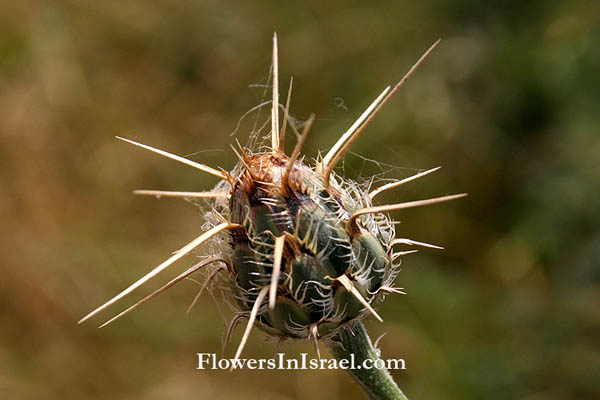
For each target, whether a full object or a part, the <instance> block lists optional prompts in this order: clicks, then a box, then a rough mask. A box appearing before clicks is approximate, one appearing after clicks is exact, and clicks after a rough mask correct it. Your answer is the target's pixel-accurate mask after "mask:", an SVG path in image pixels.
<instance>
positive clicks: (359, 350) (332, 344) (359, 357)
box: [327, 321, 408, 400]
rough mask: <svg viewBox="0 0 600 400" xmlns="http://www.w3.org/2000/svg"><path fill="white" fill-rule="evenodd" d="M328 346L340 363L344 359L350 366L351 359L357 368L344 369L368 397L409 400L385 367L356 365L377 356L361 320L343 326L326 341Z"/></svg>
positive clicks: (370, 363)
mask: <svg viewBox="0 0 600 400" xmlns="http://www.w3.org/2000/svg"><path fill="white" fill-rule="evenodd" d="M327 347H328V348H329V351H330V352H331V353H332V354H333V355H334V357H335V358H337V359H338V360H339V361H340V362H341V361H342V360H347V361H346V363H347V365H352V359H354V366H355V367H356V368H355V369H350V368H348V369H346V371H347V372H348V373H349V374H350V376H351V377H352V379H354V380H355V381H356V383H358V384H359V385H360V387H361V388H362V389H363V390H364V392H365V393H366V394H367V396H368V397H369V399H371V400H408V399H407V397H406V396H405V395H404V393H402V390H400V388H398V385H396V382H394V380H393V379H392V376H391V375H390V373H389V372H388V370H387V369H385V368H382V369H378V368H374V367H372V368H360V369H359V368H358V367H359V366H362V365H365V364H363V363H364V361H365V360H370V361H369V362H368V363H367V364H369V365H371V366H373V365H375V364H374V362H375V361H376V360H379V359H380V358H379V356H378V355H377V350H375V347H373V343H371V339H370V338H369V335H368V334H367V330H366V329H365V326H364V325H363V323H362V322H360V321H358V322H355V323H353V324H352V325H350V326H349V327H348V328H346V329H342V330H341V331H340V332H339V333H338V334H337V335H336V336H335V337H334V338H333V339H332V340H329V341H327Z"/></svg>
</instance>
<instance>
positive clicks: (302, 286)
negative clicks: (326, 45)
mask: <svg viewBox="0 0 600 400" xmlns="http://www.w3.org/2000/svg"><path fill="white" fill-rule="evenodd" d="M435 45H437V42H436V43H435V44H434V45H433V46H432V47H431V48H430V49H429V50H428V51H427V52H426V53H425V54H424V55H423V57H422V58H421V59H420V60H419V61H418V62H417V63H416V64H415V66H413V68H411V70H410V71H409V72H408V73H407V74H406V75H405V76H404V78H402V80H400V82H399V83H398V84H397V85H395V86H394V87H393V88H392V87H391V86H389V87H387V88H386V89H385V90H384V91H383V92H382V93H381V94H380V95H379V96H378V97H377V98H376V99H375V100H374V101H373V102H372V104H371V105H370V106H369V107H368V108H367V109H366V111H365V112H364V113H363V114H362V115H361V116H360V117H359V118H358V119H357V121H356V122H355V123H354V124H353V125H352V126H351V127H350V128H349V129H348V130H347V131H346V132H345V133H344V134H343V135H342V136H341V137H340V139H339V140H338V141H337V142H336V143H335V144H334V146H333V147H332V148H331V149H330V150H329V152H327V153H326V154H325V155H324V156H323V157H322V158H320V159H319V160H317V161H316V162H315V163H314V165H309V164H308V163H305V162H304V161H303V159H301V158H300V151H301V148H302V144H303V142H304V140H305V138H306V135H307V134H308V132H309V129H310V127H311V125H312V122H313V121H314V115H313V116H311V118H309V120H308V121H307V122H306V123H305V125H304V130H303V132H302V134H301V135H300V137H299V140H298V142H297V144H296V146H295V148H294V150H293V152H292V153H291V154H290V155H286V154H285V153H284V151H283V139H284V137H285V129H286V124H287V121H288V118H289V98H290V94H289V93H288V99H287V104H286V107H285V113H284V116H283V124H282V126H281V129H280V127H279V92H278V69H277V64H278V63H277V46H276V37H275V38H274V46H273V69H272V71H273V98H272V102H271V103H272V108H271V135H270V138H271V146H270V147H268V148H267V149H266V150H264V151H260V152H256V153H254V152H253V151H252V150H251V149H243V148H241V147H240V150H239V151H237V150H235V149H234V151H235V152H236V154H237V155H238V158H239V162H238V164H237V165H236V166H235V167H234V168H233V170H231V171H230V172H224V171H222V170H219V169H215V168H211V167H208V166H206V165H203V164H199V163H196V162H194V161H191V160H189V159H186V158H183V157H180V156H177V155H174V154H171V153H168V152H166V151H164V150H159V149H156V148H153V147H150V146H147V145H143V144H140V143H137V142H134V141H131V140H128V139H124V140H126V141H128V142H130V143H132V144H134V145H136V146H139V147H142V148H144V149H146V150H150V151H153V152H155V153H158V154H160V155H162V156H165V157H168V158H171V159H173V160H176V161H179V162H181V163H184V164H186V165H188V166H191V167H193V168H196V169H198V170H200V171H202V172H204V173H208V174H211V175H213V176H215V177H218V178H219V179H220V180H221V181H220V183H219V184H217V186H216V187H215V188H214V189H213V190H212V191H208V192H194V193H190V192H162V191H151V190H150V191H136V192H137V193H138V194H152V195H164V196H177V197H185V198H196V197H197V198H204V199H209V200H210V201H211V202H212V206H211V210H212V211H211V212H209V213H208V216H209V221H210V222H209V226H208V228H207V230H206V231H205V232H204V233H202V234H201V235H200V236H199V237H198V238H196V239H194V240H193V241H191V242H190V243H188V244H187V245H185V246H183V247H182V248H181V249H180V250H179V251H177V252H176V253H174V254H173V255H172V256H171V257H169V258H168V259H167V260H166V261H164V262H163V263H161V264H160V265H158V266H157V267H155V268H154V269H153V270H152V271H150V272H149V273H148V274H146V275H145V276H143V277H142V278H140V279H139V280H138V281H136V282H135V283H134V284H132V285H131V286H130V287H129V288H127V289H126V290H124V291H123V292H121V293H120V294H119V295H117V296H115V297H114V298H113V299H111V300H110V301H108V302H107V303H105V304H104V305H102V306H101V307H99V308H97V309H96V310H94V311H93V312H91V313H90V314H88V315H87V316H86V317H84V318H83V319H82V320H81V321H80V322H83V321H84V320H86V319H88V318H90V317H91V316H92V315H94V314H96V313H98V312H99V311H101V310H103V309H104V308H106V307H108V306H109V305H111V304H113V303H115V302H116V301H118V300H119V299H121V298H122V297H124V296H126V295H127V294H129V293H131V292H132V291H134V290H135V289H136V288H138V287H139V286H141V285H142V284H144V283H145V282H146V281H148V280H149V279H151V278H152V277H154V276H156V275H157V274H159V273H160V272H161V271H163V270H164V269H166V268H168V267H169V266H171V265H172V264H173V263H175V262H176V261H178V260H179V259H181V258H182V257H184V256H185V255H186V254H188V253H189V252H191V251H193V250H194V249H195V248H197V247H198V246H200V245H202V244H205V243H209V242H211V241H212V242H214V243H216V245H214V246H213V247H212V248H213V250H214V252H215V254H213V255H211V256H210V257H208V258H206V259H204V260H203V261H202V262H200V263H199V264H197V265H195V266H193V267H191V268H190V269H188V270H187V271H185V272H183V273H182V274H180V275H179V276H177V277H176V278H174V279H173V280H171V281H170V282H168V283H167V284H166V285H164V286H163V287H162V288H161V289H159V290H158V291H156V292H154V293H152V294H151V295H149V296H147V297H146V298H144V299H143V300H142V301H140V302H138V303H136V304H134V305H133V306H132V307H130V308H128V309H127V310H125V311H124V312H122V313H121V314H119V315H117V316H116V317H114V318H113V319H111V320H109V321H108V322H107V323H105V324H104V325H106V324H108V323H110V322H112V321H114V320H115V319H117V318H119V317H121V316H123V315H125V314H126V313H128V312H129V311H131V310H132V309H134V308H136V307H137V306H139V305H140V304H142V303H144V302H145V301H147V300H148V299H150V298H151V297H153V296H155V295H156V294H159V293H161V292H162V291H164V290H166V289H167V288H169V287H171V286H172V285H174V284H176V283H177V282H179V281H181V280H182V279H184V278H186V277H188V276H189V275H191V274H193V273H196V272H197V271H198V270H199V269H201V268H205V267H206V266H207V265H209V264H211V263H214V264H218V265H219V268H218V269H217V270H215V271H221V270H225V271H227V276H228V283H229V286H230V287H231V291H232V293H233V296H234V298H235V303H236V305H237V308H238V313H237V316H236V318H235V319H234V321H235V322H237V321H239V319H240V318H247V319H248V324H247V327H246V331H245V334H244V336H243V338H242V342H241V344H240V346H239V347H238V350H237V353H236V357H239V355H240V353H241V351H242V349H243V347H244V344H245V342H246V340H247V338H248V335H249V334H250V330H251V329H252V327H253V326H254V325H257V326H258V327H260V328H261V329H262V330H264V331H265V332H267V333H268V334H269V335H272V336H275V337H279V338H301V339H302V338H304V339H306V338H310V337H312V338H314V340H315V342H316V341H317V340H318V339H328V338H332V337H333V336H335V335H337V334H338V331H339V330H340V328H342V327H344V326H345V325H348V324H350V323H352V322H354V321H357V320H360V319H362V318H365V317H367V316H369V315H373V316H374V317H376V318H377V319H379V320H381V317H380V316H379V315H378V314H377V312H376V311H375V309H374V305H375V304H376V302H377V301H378V300H381V299H383V298H384V296H385V295H386V294H388V293H394V292H396V293H397V292H401V290H399V289H396V288H394V287H393V282H394V279H395V278H396V275H397V273H398V271H399V263H400V259H399V256H401V255H404V254H408V253H411V252H414V250H409V251H403V252H402V251H401V252H396V253H394V251H393V250H394V247H395V246H396V245H399V244H402V245H409V246H427V247H437V246H434V245H429V244H426V243H422V242H417V241H414V240H410V239H403V238H395V229H394V224H393V221H392V220H391V219H390V218H389V217H388V215H387V213H388V212H390V211H393V210H399V209H403V208H409V207H417V206H421V205H427V204H433V203H437V202H442V201H447V200H451V199H454V198H457V197H461V196H462V195H454V196H445V197H439V198H434V199H427V200H419V201H412V202H406V203H400V204H392V205H383V206H373V205H372V202H373V199H374V197H375V196H377V195H378V194H379V193H381V192H383V191H385V190H390V189H393V188H395V187H397V186H400V185H401V184H404V183H406V182H409V181H411V180H414V179H416V178H419V177H422V176H424V175H426V174H428V173H430V172H433V171H435V170H437V168H435V169H432V170H429V171H424V172H421V173H419V174H417V175H415V176H413V177H410V178H406V179H404V180H401V181H396V182H392V183H388V184H386V185H383V186H380V187H378V188H376V189H374V190H372V191H368V190H366V189H364V188H362V187H361V186H360V185H358V184H357V183H355V182H353V181H351V180H347V179H344V178H343V177H341V176H338V175H336V174H335V172H334V168H335V166H336V164H337V163H338V161H339V160H340V159H341V157H342V156H343V154H344V153H345V152H346V151H347V150H348V148H349V147H350V145H351V144H352V143H353V142H354V141H355V140H356V139H357V138H358V137H359V136H360V134H361V133H362V132H363V131H364V129H365V128H366V127H367V125H368V124H369V123H370V121H371V120H372V119H373V118H374V117H375V115H376V114H377V113H378V112H379V111H380V110H381V108H382V107H383V105H384V104H385V103H387V101H388V100H389V99H390V97H391V96H392V95H393V94H394V93H395V92H396V91H397V90H398V89H399V88H400V87H401V86H402V85H403V84H404V82H405V81H406V79H408V77H409V76H410V74H411V73H412V72H413V70H414V69H415V68H416V67H417V66H418V65H419V64H420V63H421V62H422V61H423V59H424V58H425V57H426V56H427V55H428V53H429V52H430V51H431V50H432V49H433V48H434V47H435ZM290 92H291V84H290ZM215 273H216V272H215ZM215 273H211V274H210V275H209V277H212V276H214V275H215ZM209 280H210V279H209ZM104 325H103V326H104ZM233 326H235V324H233Z"/></svg>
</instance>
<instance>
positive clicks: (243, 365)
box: [196, 353, 406, 370]
mask: <svg viewBox="0 0 600 400" xmlns="http://www.w3.org/2000/svg"><path fill="white" fill-rule="evenodd" d="M196 355H197V356H198V365H197V367H196V369H223V370H229V369H281V370H287V369H291V370H294V369H298V370H305V369H388V370H392V369H406V363H405V361H404V359H402V358H396V359H388V360H381V359H378V360H372V359H366V360H364V361H363V362H362V363H360V362H357V361H356V360H355V358H354V354H351V357H350V359H349V360H348V359H344V360H336V359H334V358H329V359H327V358H321V359H318V358H309V357H308V354H307V353H300V358H286V356H285V354H284V353H277V354H276V356H275V357H274V358H240V359H237V360H235V359H229V358H217V356H216V354H215V353H197V354H196Z"/></svg>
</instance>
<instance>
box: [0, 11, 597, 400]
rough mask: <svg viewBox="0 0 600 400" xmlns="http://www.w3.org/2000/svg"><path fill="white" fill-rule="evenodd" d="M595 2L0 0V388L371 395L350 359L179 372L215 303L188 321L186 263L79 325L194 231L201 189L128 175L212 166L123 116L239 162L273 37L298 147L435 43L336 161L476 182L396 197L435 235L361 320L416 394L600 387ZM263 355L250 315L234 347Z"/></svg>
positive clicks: (289, 347)
mask: <svg viewBox="0 0 600 400" xmlns="http://www.w3.org/2000/svg"><path fill="white" fill-rule="evenodd" d="M599 17H600V3H598V2H592V1H567V2H558V1H539V0H536V1H530V2H517V1H504V2H500V1H489V2H475V1H466V0H457V1H450V2H448V1H436V0H425V1H419V2H407V1H391V0H390V1H380V2H369V3H366V2H358V1H348V2H339V1H331V2H324V1H319V2H316V1H306V2H300V1H291V2H275V1H250V2H218V1H210V0H209V1H181V2H174V1H166V0H162V1H161V0H154V1H128V2H118V1H104V2H79V1H62V2H61V1H27V0H26V1H22V2H2V3H0V135H1V138H2V140H1V142H0V143H1V145H0V165H1V168H0V184H1V186H2V191H1V192H2V195H1V196H0V217H1V219H2V221H3V223H2V224H1V225H0V229H2V231H1V234H2V241H1V243H2V253H3V262H2V263H1V265H2V280H1V281H0V326H1V329H0V393H3V394H5V395H6V394H8V397H7V398H18V399H21V398H23V399H28V398H44V399H81V398H86V399H104V398H119V399H128V398H131V399H138V398H143V399H158V398H178V399H184V398H194V399H204V398H206V399H208V398H215V397H218V398H223V399H229V398H231V399H238V398H244V399H306V398H312V399H327V400H335V399H342V398H344V399H346V398H356V399H359V398H362V394H360V393H359V391H358V390H357V388H356V387H355V386H354V384H353V383H352V382H351V381H350V380H349V379H348V378H347V377H346V376H345V375H344V373H343V372H331V371H248V370H245V371H242V372H233V373H228V372H224V371H197V370H195V366H196V358H195V353H197V352H217V353H218V352H219V351H220V346H221V339H222V336H223V334H224V331H225V324H226V321H225V320H224V319H223V318H222V317H221V315H220V312H219V311H218V309H217V307H216V305H215V301H214V300H213V299H212V298H211V296H210V295H205V296H204V297H203V299H202V300H201V302H200V304H199V305H198V306H197V307H196V309H195V311H194V312H193V313H192V314H191V315H190V316H186V315H185V313H184V312H185V309H186V307H187V305H188V304H189V302H190V301H191V299H192V298H193V296H194V295H195V293H196V290H197V288H198V285H197V284H195V283H194V282H190V281H187V282H183V283H181V284H180V285H178V286H177V287H175V288H173V289H171V290H169V291H168V292H167V293H165V294H164V295H162V296H161V297H159V298H157V299H156V300H154V301H152V302H151V303H149V304H147V305H146V306H144V307H142V308H141V309H139V310H137V311H136V312H134V313H132V314H130V315H129V316H127V317H126V318H124V319H123V320H121V321H119V322H118V323H116V324H114V325H112V326H110V327H108V328H104V329H102V330H97V329H96V327H95V326H96V324H99V323H100V322H102V321H103V320H102V319H101V318H96V319H94V320H93V321H91V323H87V324H85V325H83V326H77V325H76V321H77V320H78V319H79V318H80V317H81V316H82V315H84V314H85V313H86V312H88V311H90V310H91V309H93V308H94V307H96V306H97V305H99V304H101V303H102V302H104V301H105V300H107V299H108V298H109V297H110V296H112V295H114V294H116V293H117V292H118V291H119V290H121V289H123V288H124V287H125V286H126V285H127V284H129V283H130V282H132V280H133V279H135V278H137V277H139V276H141V275H142V274H143V273H144V272H145V271H147V270H148V269H150V268H151V267H152V266H154V265H156V264H158V263H159V262H160V261H162V260H163V259H164V258H166V257H167V256H168V255H169V254H170V252H171V251H172V250H173V249H177V248H179V246H181V245H182V244H184V243H186V242H187V241H188V240H190V239H191V238H193V237H195V235H197V234H198V232H199V231H200V229H201V226H202V224H203V220H202V215H201V214H200V213H199V212H198V209H197V208H196V207H194V206H193V205H190V204H188V203H185V202H181V201H177V200H169V199H165V200H160V201H157V200H155V199H152V198H138V197H134V196H132V195H131V192H130V191H131V190H132V189H137V188H152V189H165V190H169V189H171V190H204V189H207V188H210V187H212V185H213V184H214V183H215V181H214V179H213V178H211V177H210V176H204V175H199V174H198V173H197V171H195V170H191V169H190V168H187V167H185V166H182V165H177V164H176V163H174V162H171V161H167V160H162V159H160V158H159V157H157V156H154V155H152V154H146V153H145V152H142V151H140V150H138V149H136V148H133V147H132V146H129V145H127V144H123V143H120V142H117V141H116V140H114V136H115V135H120V136H126V137H131V138H137V139H138V140H140V141H142V142H145V143H148V144H151V145H154V146H157V147H160V148H163V149H166V150H168V151H172V152H174V153H177V154H187V155H190V157H191V158H192V159H194V160H198V161H201V162H204V163H207V164H209V165H215V166H222V167H224V168H226V169H228V168H231V167H232V166H233V165H234V164H235V158H234V156H233V155H232V152H231V151H230V149H229V144H230V143H232V142H233V140H234V139H233V138H232V137H231V136H230V135H229V134H230V133H231V132H232V131H233V130H234V129H235V126H236V125H237V123H238V120H239V118H240V117H241V115H243V114H244V113H245V112H246V111H247V110H249V109H250V108H251V107H253V106H254V105H256V104H258V103H259V102H260V101H261V99H262V96H263V90H264V88H263V87H261V85H264V84H265V83H266V81H267V77H268V70H269V64H270V46H271V35H272V32H273V31H277V32H278V34H279V39H280V41H279V43H280V73H281V82H282V83H281V86H282V88H283V89H282V96H283V95H284V94H285V88H287V79H288V78H289V76H290V75H293V76H294V82H295V86H294V94H293V98H292V113H293V114H294V116H295V117H296V118H299V119H300V120H302V119H305V118H307V117H308V115H309V114H310V113H311V112H315V113H316V114H317V116H318V120H317V123H316V124H315V125H314V127H313V131H312V133H311V136H310V138H309V141H308V143H307V145H306V146H305V150H306V152H307V154H308V155H309V156H310V157H316V155H317V153H318V150H319V149H321V150H323V149H327V148H328V147H329V146H331V145H332V144H333V143H334V142H335V140H336V138H337V137H338V136H339V135H340V134H341V133H342V132H343V131H344V130H345V129H346V128H347V127H348V126H349V125H350V124H351V123H352V121H353V119H354V118H356V117H357V116H358V115H359V114H360V112H361V111H362V110H363V109H364V108H365V107H366V106H367V105H368V104H369V103H370V102H371V100H372V99H373V98H375V96H377V94H378V93H379V92H380V91H381V90H382V88H383V87H385V85H387V84H390V83H393V82H394V81H395V80H397V79H399V78H400V77H401V75H402V74H403V73H404V71H406V70H407V69H408V68H409V67H410V66H411V65H412V63H413V62H414V61H416V60H417V59H418V57H419V56H420V54H421V53H422V52H423V51H424V50H425V49H426V48H427V47H428V46H429V45H430V44H431V43H433V42H434V41H435V40H436V39H437V38H438V37H442V38H443V41H442V44H441V45H440V47H439V48H438V49H437V50H436V51H435V52H434V53H433V54H432V56H431V57H430V59H429V60H427V62H426V63H425V64H424V65H423V67H422V68H420V69H419V70H418V71H417V72H416V74H415V75H414V76H413V78H412V79H411V80H410V81H409V82H408V83H407V85H406V86H405V87H404V88H403V89H402V90H401V91H400V93H399V94H398V95H397V97H396V98H395V99H393V100H392V101H391V102H390V103H389V104H388V105H387V107H386V109H385V110H384V111H383V112H382V113H381V114H380V115H379V116H378V118H377V120H376V121H375V122H374V123H373V124H372V126H370V127H369V129H368V130H367V131H366V132H365V134H364V136H363V137H361V139H360V140H359V141H358V142H357V143H356V144H355V145H354V147H353V148H352V150H353V151H354V152H355V153H356V154H350V155H348V156H347V157H346V159H345V162H344V169H343V172H344V173H345V174H346V176H347V177H350V178H359V177H365V176H369V174H372V173H376V172H379V171H380V170H381V168H380V166H378V165H377V164H375V163H373V162H370V161H369V160H368V159H374V160H378V161H380V162H382V163H383V164H382V165H386V166H387V165H393V166H394V167H385V168H384V170H385V171H386V172H387V175H386V176H388V177H403V176H409V175H410V174H412V173H414V171H415V170H417V169H423V168H431V167H434V166H437V165H443V166H444V168H443V169H442V170H441V171H440V172H438V173H436V174H435V175H434V176H430V177H427V178H424V179H422V180H420V181H418V182H415V183H411V184H410V185H408V186H406V187H405V188H404V187H403V188H402V189H398V190H396V191H393V193H386V194H385V196H383V195H382V196H381V199H380V201H381V202H382V203H385V202H398V201H403V200H412V199H420V198H425V197H427V196H437V195H443V194H449V193H456V192H463V191H465V192H469V193H470V196H469V197H468V198H466V199H463V200H459V201H456V202H454V203H452V204H450V203H448V204H445V205H439V206H432V207H429V208H423V209H418V210H407V211H403V212H398V213H396V214H395V216H396V217H397V218H398V219H401V220H402V222H403V223H402V225H399V226H398V235H399V236H401V237H410V238H414V239H417V240H423V241H430V242H433V243H439V244H442V245H443V246H445V247H446V248H447V250H445V251H444V252H434V251H421V252H420V253H419V254H418V255H414V256H410V257H407V258H406V259H405V260H404V267H403V271H402V273H401V274H400V276H399V277H398V285H399V286H401V287H404V288H405V289H406V291H407V292H408V295H407V296H398V297H392V298H388V299H387V300H386V302H385V303H384V304H383V305H381V306H380V307H379V308H380V314H381V315H382V316H383V318H384V319H385V320H386V321H385V323H384V324H376V323H374V322H371V323H369V324H368V328H369V330H370V331H371V334H372V335H373V337H377V336H379V335H380V334H382V333H384V332H387V335H386V336H384V337H383V339H382V340H381V342H380V346H381V348H382V351H383V357H384V358H404V359H405V360H406V363H407V367H408V369H407V370H406V371H396V372H394V375H395V377H396V378H397V380H398V382H399V384H400V385H401V387H402V388H403V389H404V390H405V392H406V393H407V394H408V396H409V397H410V398H412V399H479V398H481V399H483V398H485V399H495V398H498V399H505V398H512V399H529V400H534V399H535V400H541V399H568V398H573V399H597V398H600V375H599V371H600V343H599V341H598V338H600V313H599V312H598V310H599V309H600V290H599V289H600V264H599V261H598V260H599V259H600V230H599V229H598V228H599V227H600V201H599V197H598V193H600V132H599V127H600V113H599V112H598V110H600V85H598V75H599V73H600V46H599V43H600V36H599V35H600V22H599V21H600V18H599ZM252 121H253V118H247V119H246V120H244V123H242V126H241V128H240V130H239V131H238V133H237V137H239V138H240V141H242V142H245V141H246V140H247V133H248V132H249V130H250V129H251V128H252ZM291 145H293V140H288V146H291ZM358 155H360V156H362V157H366V158H367V159H364V158H361V157H359V156H358ZM193 262H194V260H193V257H188V259H187V260H186V261H184V262H181V263H180V265H178V266H177V267H175V268H174V270H177V271H174V272H172V273H171V274H175V273H176V272H178V271H181V270H183V268H184V267H185V266H186V265H190V264H191V263H193ZM178 268H179V270H178ZM167 276H168V274H166V276H165V277H164V278H163V279H164V280H165V281H166V279H168V278H167ZM156 285H158V284H155V286H152V285H150V286H149V287H148V288H146V289H145V290H147V291H149V290H150V289H151V287H156ZM139 295H140V294H138V295H137V296H139ZM133 297H135V296H133ZM130 301H132V299H131V300H129V302H130ZM217 301H218V302H219V303H222V300H220V298H219V297H217ZM124 304H128V301H124V302H123V304H121V306H123V305H124ZM222 308H225V309H226V307H222ZM118 310H120V308H119V306H116V307H114V308H112V309H111V311H112V312H115V311H118ZM102 315H103V317H108V316H110V313H108V312H107V313H103V314H102ZM225 316H226V317H228V315H227V312H226V311H225ZM229 316H230V315H229ZM239 335H240V332H237V334H236V336H235V338H234V340H233V343H236V340H239ZM234 346H235V345H234ZM274 349H275V346H274V344H271V343H267V345H265V340H264V335H263V334H262V333H261V332H259V331H255V332H253V334H252V337H251V340H250V343H249V346H248V347H247V348H246V350H245V355H246V356H255V357H270V356H271V355H272V354H273V352H274ZM283 350H284V351H286V352H288V354H290V356H295V355H297V354H298V353H300V352H309V353H311V354H314V352H313V349H312V345H311V344H310V343H304V342H300V343H291V344H285V345H284V347H283ZM231 352H232V349H231V348H230V349H229V352H228V353H231Z"/></svg>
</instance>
